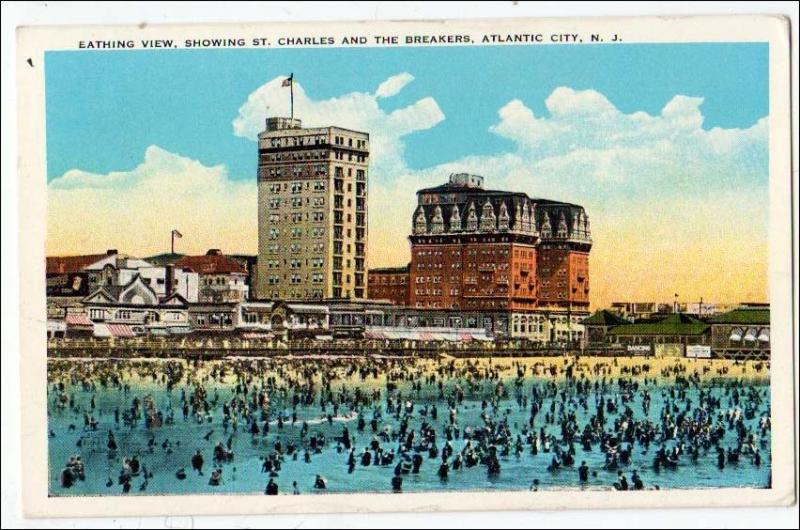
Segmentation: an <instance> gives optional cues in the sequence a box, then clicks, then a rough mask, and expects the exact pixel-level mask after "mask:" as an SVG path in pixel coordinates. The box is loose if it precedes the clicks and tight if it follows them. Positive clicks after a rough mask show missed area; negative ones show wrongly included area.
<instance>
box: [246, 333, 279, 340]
mask: <svg viewBox="0 0 800 530" xmlns="http://www.w3.org/2000/svg"><path fill="white" fill-rule="evenodd" d="M273 337H275V335H273V334H272V333H244V334H242V338H243V339H247V340H255V339H267V340H269V339H272V338H273Z"/></svg>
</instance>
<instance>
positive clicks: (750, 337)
mask: <svg viewBox="0 0 800 530" xmlns="http://www.w3.org/2000/svg"><path fill="white" fill-rule="evenodd" d="M757 336H758V331H757V330H756V328H750V329H748V330H747V333H745V335H744V340H746V341H748V342H755V341H756V337H757Z"/></svg>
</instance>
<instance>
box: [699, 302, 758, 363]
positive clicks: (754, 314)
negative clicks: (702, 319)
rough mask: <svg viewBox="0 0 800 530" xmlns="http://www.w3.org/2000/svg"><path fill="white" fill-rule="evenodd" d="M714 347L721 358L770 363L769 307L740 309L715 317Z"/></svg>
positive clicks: (712, 333) (712, 324)
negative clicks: (758, 360)
mask: <svg viewBox="0 0 800 530" xmlns="http://www.w3.org/2000/svg"><path fill="white" fill-rule="evenodd" d="M709 322H710V323H711V348H712V350H713V351H714V354H715V355H716V356H718V357H725V358H729V359H760V360H769V358H770V351H771V342H770V310H769V307H763V306H757V307H746V306H745V307H740V308H738V309H734V310H733V311H729V312H727V313H724V314H722V315H719V316H716V317H714V318H712V319H711V320H710V321H709Z"/></svg>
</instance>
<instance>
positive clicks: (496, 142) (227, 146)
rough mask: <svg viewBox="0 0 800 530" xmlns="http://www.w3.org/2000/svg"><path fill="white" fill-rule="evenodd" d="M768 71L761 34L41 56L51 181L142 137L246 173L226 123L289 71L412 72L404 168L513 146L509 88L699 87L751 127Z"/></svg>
mask: <svg viewBox="0 0 800 530" xmlns="http://www.w3.org/2000/svg"><path fill="white" fill-rule="evenodd" d="M767 69H768V47H767V45H766V44H679V45H676V44H669V45H640V44H623V45H615V46H611V45H582V46H508V47H499V46H497V47H470V48H457V47H453V48H441V47H440V48H436V47H428V48H396V49H389V48H357V49H356V48H354V49H341V48H339V49H334V48H331V49H313V50H311V49H270V50H165V51H92V52H81V51H68V52H48V53H47V56H46V86H47V157H48V159H47V161H48V180H52V179H54V178H56V177H59V176H61V175H62V174H64V173H65V172H66V171H68V170H70V169H81V170H84V171H89V172H95V173H107V172H110V171H120V170H130V169H132V168H134V167H135V166H136V165H137V164H139V163H140V162H141V159H142V153H143V152H144V150H145V149H146V148H147V147H148V146H150V145H158V146H160V147H162V148H164V149H166V150H168V151H171V152H175V153H180V154H182V155H185V156H189V157H192V158H194V159H196V160H198V161H200V162H202V163H203V164H204V165H207V166H213V165H218V164H224V165H225V166H226V167H227V168H228V169H229V172H230V177H231V178H233V179H251V178H254V174H255V163H256V155H255V148H254V143H253V142H252V141H250V140H248V139H246V138H242V137H237V136H235V135H233V134H232V131H231V120H233V119H234V118H235V117H236V114H237V110H238V108H239V106H240V105H241V104H242V102H243V101H245V99H246V98H247V96H248V95H249V94H250V93H251V92H253V91H254V90H256V89H257V88H258V87H259V86H261V85H262V84H263V83H265V82H266V81H268V80H270V79H273V78H274V77H276V76H279V75H283V74H288V73H289V72H294V74H295V78H296V79H297V81H298V82H299V83H301V84H302V85H303V87H304V89H305V90H306V92H307V94H308V96H309V97H310V98H312V99H315V100H320V99H328V98H332V97H336V96H339V95H341V94H343V93H349V92H371V91H374V90H375V87H377V86H378V85H379V84H380V83H381V82H382V81H383V80H385V79H386V78H388V77H390V76H391V75H394V74H396V73H398V72H410V73H411V74H412V75H413V76H414V78H415V80H414V82H413V83H410V84H409V85H408V86H407V87H405V88H404V89H403V90H402V91H401V92H400V93H399V94H397V95H396V96H394V97H392V98H387V99H383V100H381V107H382V108H383V109H384V110H386V111H387V112H388V111H392V110H395V109H397V108H401V107H403V106H405V105H408V104H411V103H413V102H414V101H416V100H418V99H420V98H422V97H427V96H430V97H433V98H434V99H435V100H436V102H437V103H438V105H439V107H440V108H441V110H442V112H443V113H444V115H445V117H446V118H445V119H444V121H442V122H441V123H439V124H438V125H436V126H435V127H433V128H431V129H428V130H422V131H417V132H414V133H412V134H410V135H408V136H407V137H405V138H404V140H405V146H406V148H405V154H404V155H405V161H406V163H407V165H408V167H409V168H412V169H420V168H425V167H430V166H434V165H437V164H441V163H444V162H447V161H450V160H455V159H458V158H460V157H463V156H467V155H488V154H497V153H502V152H504V151H507V150H509V149H510V147H511V141H510V140H508V139H507V138H503V137H500V136H498V135H496V134H493V133H491V132H489V127H490V126H491V125H492V124H494V123H496V122H497V112H498V109H499V108H501V107H502V106H503V105H505V104H506V103H507V102H508V101H510V100H512V99H515V98H517V99H520V100H521V101H522V102H523V103H525V105H526V106H528V107H529V108H531V109H532V110H533V111H534V113H535V114H536V116H547V110H546V108H545V104H544V102H545V99H546V98H547V96H548V95H549V94H550V93H551V92H552V91H553V90H554V89H555V88H556V87H559V86H568V87H571V88H573V89H576V90H581V89H593V90H596V91H598V92H600V93H602V94H604V95H605V96H606V97H607V98H608V100H609V101H611V103H613V104H614V105H615V106H616V107H617V108H618V109H619V110H620V111H622V112H625V113H630V112H634V111H639V110H641V111H645V112H647V113H649V114H658V112H659V111H660V110H661V109H662V107H664V105H665V104H666V103H667V102H668V101H669V100H670V99H671V98H672V97H673V96H674V95H676V94H681V95H686V96H699V97H703V98H704V101H703V103H702V105H701V107H700V109H701V111H702V113H703V116H704V118H705V121H704V123H703V128H705V129H709V128H712V127H722V128H747V127H750V126H752V125H753V124H754V123H755V122H756V120H758V119H759V118H762V117H764V116H766V115H767V114H768V109H769V105H768V75H767Z"/></svg>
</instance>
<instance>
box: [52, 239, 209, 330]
mask: <svg viewBox="0 0 800 530" xmlns="http://www.w3.org/2000/svg"><path fill="white" fill-rule="evenodd" d="M137 276H138V277H140V278H141V281H142V282H144V283H145V284H147V285H148V286H150V288H151V289H152V290H153V292H154V293H155V295H156V296H158V297H161V298H163V297H167V296H169V295H171V294H173V293H176V292H177V293H179V294H180V295H181V297H182V298H184V299H185V300H187V301H189V302H196V301H197V300H198V276H197V274H196V273H194V272H192V271H188V270H184V269H181V268H179V267H174V266H172V265H166V266H160V265H154V264H153V263H150V262H149V261H146V260H143V259H139V258H135V257H131V256H128V255H127V254H122V253H120V252H119V251H117V250H116V249H109V250H107V251H106V253H105V254H87V255H81V256H48V257H47V285H48V286H47V304H48V315H49V316H51V317H57V316H61V317H63V316H64V314H65V313H66V312H67V309H69V310H70V311H71V312H75V310H76V309H77V308H79V307H81V301H82V300H83V299H84V298H85V297H86V296H87V295H89V294H90V293H92V292H94V291H96V290H97V289H99V288H100V287H104V286H124V285H127V284H129V283H130V282H131V281H132V280H133V278H134V277H137Z"/></svg>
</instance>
